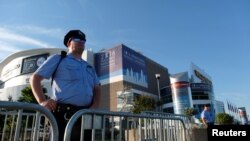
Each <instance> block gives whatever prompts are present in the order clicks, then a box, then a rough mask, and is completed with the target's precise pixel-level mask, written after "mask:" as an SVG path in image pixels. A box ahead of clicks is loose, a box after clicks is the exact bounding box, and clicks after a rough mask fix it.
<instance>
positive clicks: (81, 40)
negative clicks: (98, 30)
mask: <svg viewBox="0 0 250 141" xmlns="http://www.w3.org/2000/svg"><path fill="white" fill-rule="evenodd" d="M71 40H72V41H74V42H77V43H82V44H84V43H85V42H86V41H85V40H83V39H79V38H71Z"/></svg>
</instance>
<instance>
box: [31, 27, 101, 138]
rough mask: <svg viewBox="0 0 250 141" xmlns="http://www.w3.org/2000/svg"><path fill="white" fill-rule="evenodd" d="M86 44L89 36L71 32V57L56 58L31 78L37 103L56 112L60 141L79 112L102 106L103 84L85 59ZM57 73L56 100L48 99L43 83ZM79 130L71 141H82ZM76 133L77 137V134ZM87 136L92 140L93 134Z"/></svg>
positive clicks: (66, 39) (67, 41)
mask: <svg viewBox="0 0 250 141" xmlns="http://www.w3.org/2000/svg"><path fill="white" fill-rule="evenodd" d="M85 42H86V37H85V34H84V33H83V32H82V31H80V30H71V31H69V32H68V33H67V34H66V35H65V37H64V45H65V46H66V47H67V48H68V50H69V51H68V54H67V56H66V57H64V58H63V59H62V60H61V56H60V55H52V56H51V57H49V58H48V59H47V60H46V61H45V62H44V63H43V64H42V65H41V66H40V67H39V68H38V69H37V70H36V72H35V73H34V74H33V75H32V77H31V79H30V84H31V88H32V91H33V94H34V96H35V98H36V100H37V102H38V103H39V104H40V105H42V106H43V107H45V108H47V109H48V110H50V111H52V112H53V114H54V116H55V118H56V120H57V123H58V128H59V141H62V140H63V136H64V130H65V127H66V125H67V122H68V120H69V118H70V117H71V116H72V115H73V114H74V113H75V112H76V111H78V110H80V109H84V108H97V107H98V106H99V102H100V82H99V80H98V77H97V75H96V72H95V70H94V68H93V67H92V66H91V65H89V64H88V63H87V62H86V61H84V60H83V59H82V58H81V56H82V53H83V51H84V49H85ZM54 71H55V75H54V79H53V82H52V91H53V93H52V97H51V98H50V99H45V95H44V93H43V91H42V85H41V81H42V80H43V79H49V78H51V77H52V75H53V73H54ZM80 125H81V124H80ZM76 128H78V129H76ZM79 128H80V127H79V126H78V127H76V126H75V127H74V128H73V132H72V133H73V135H72V136H71V140H74V141H77V140H79V136H80V131H79V132H77V131H75V130H79ZM75 133H76V135H74V134H75ZM86 134H87V135H86ZM84 136H85V138H84V139H85V140H90V139H91V138H90V137H91V134H90V135H88V133H84ZM88 136H90V137H88ZM72 137H77V138H72Z"/></svg>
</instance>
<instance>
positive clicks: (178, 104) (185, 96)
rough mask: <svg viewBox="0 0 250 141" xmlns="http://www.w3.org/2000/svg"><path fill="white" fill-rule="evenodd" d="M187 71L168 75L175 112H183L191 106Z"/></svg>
mask: <svg viewBox="0 0 250 141" xmlns="http://www.w3.org/2000/svg"><path fill="white" fill-rule="evenodd" d="M188 80H189V77H188V73H187V72H184V73H178V74H176V75H172V76H171V77H170V81H171V87H172V98H173V107H174V113H175V114H184V109H185V108H189V107H193V104H192V102H191V101H192V98H191V90H190V86H189V82H188Z"/></svg>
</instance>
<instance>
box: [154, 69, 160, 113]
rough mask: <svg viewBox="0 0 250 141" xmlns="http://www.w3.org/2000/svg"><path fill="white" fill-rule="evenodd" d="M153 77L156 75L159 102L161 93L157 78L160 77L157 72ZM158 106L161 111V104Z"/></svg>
mask: <svg viewBox="0 0 250 141" xmlns="http://www.w3.org/2000/svg"><path fill="white" fill-rule="evenodd" d="M155 77H156V80H157V87H158V99H159V102H160V101H161V93H160V84H159V80H160V78H161V74H159V73H157V74H155ZM159 108H160V111H161V105H160V106H159Z"/></svg>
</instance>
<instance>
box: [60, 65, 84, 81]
mask: <svg viewBox="0 0 250 141" xmlns="http://www.w3.org/2000/svg"><path fill="white" fill-rule="evenodd" d="M80 73H81V72H80V66H78V65H75V64H67V65H65V66H64V67H63V68H62V69H61V71H60V76H59V77H60V78H61V79H62V80H67V81H74V80H79V79H80V78H81V77H80Z"/></svg>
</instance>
